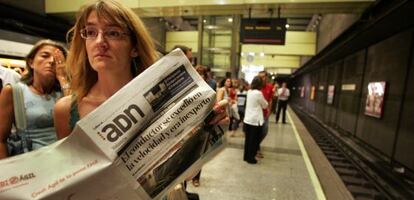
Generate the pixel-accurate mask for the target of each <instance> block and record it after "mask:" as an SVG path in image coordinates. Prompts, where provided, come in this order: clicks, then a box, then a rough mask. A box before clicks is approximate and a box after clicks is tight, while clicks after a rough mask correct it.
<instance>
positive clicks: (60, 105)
mask: <svg viewBox="0 0 414 200" xmlns="http://www.w3.org/2000/svg"><path fill="white" fill-rule="evenodd" d="M71 105H72V96H71V95H69V96H64V97H62V98H60V99H59V100H58V101H57V102H56V104H55V112H56V111H58V112H66V111H67V113H69V111H70V107H71Z"/></svg>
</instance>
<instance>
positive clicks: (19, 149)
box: [7, 84, 32, 156]
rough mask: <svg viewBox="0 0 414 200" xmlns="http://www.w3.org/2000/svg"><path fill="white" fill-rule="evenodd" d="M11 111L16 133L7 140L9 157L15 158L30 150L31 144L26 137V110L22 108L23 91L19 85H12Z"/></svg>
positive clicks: (11, 134)
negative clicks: (12, 111)
mask: <svg viewBox="0 0 414 200" xmlns="http://www.w3.org/2000/svg"><path fill="white" fill-rule="evenodd" d="M12 89H13V110H14V119H15V120H14V123H15V127H16V131H14V132H12V133H10V135H9V137H8V138H7V150H8V153H9V156H15V155H19V154H22V153H26V152H29V151H31V150H32V142H31V140H30V139H28V138H27V136H26V132H25V131H26V127H27V121H26V109H25V107H24V99H23V90H22V88H21V86H20V85H19V84H13V85H12Z"/></svg>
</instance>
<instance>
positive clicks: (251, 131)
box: [243, 76, 268, 164]
mask: <svg viewBox="0 0 414 200" xmlns="http://www.w3.org/2000/svg"><path fill="white" fill-rule="evenodd" d="M262 88H263V81H262V79H261V78H260V77H258V76H256V77H255V78H254V79H253V81H252V84H251V89H250V90H249V91H248V92H247V99H246V112H245V113H246V115H245V116H244V120H243V122H244V131H245V133H246V137H245V142H244V156H243V158H244V161H246V162H247V163H250V164H256V163H257V160H256V158H255V156H256V153H257V150H258V148H259V142H260V136H261V133H262V128H263V124H264V122H265V119H264V116H263V109H264V108H267V106H268V103H267V101H266V99H265V98H264V96H263V94H262V92H261V91H260V90H261V89H262Z"/></svg>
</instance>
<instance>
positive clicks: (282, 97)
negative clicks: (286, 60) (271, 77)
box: [276, 82, 290, 124]
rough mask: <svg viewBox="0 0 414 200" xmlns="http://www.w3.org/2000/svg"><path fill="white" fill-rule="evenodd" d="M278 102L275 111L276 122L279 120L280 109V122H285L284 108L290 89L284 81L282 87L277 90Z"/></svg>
mask: <svg viewBox="0 0 414 200" xmlns="http://www.w3.org/2000/svg"><path fill="white" fill-rule="evenodd" d="M277 96H278V103H277V112H276V123H278V122H279V116H280V110H282V111H283V114H282V123H284V124H286V108H287V102H288V99H289V96H290V91H289V89H288V88H287V84H286V82H283V83H282V88H279V89H278V90H277Z"/></svg>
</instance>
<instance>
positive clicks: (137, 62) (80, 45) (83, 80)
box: [67, 0, 157, 102]
mask: <svg viewBox="0 0 414 200" xmlns="http://www.w3.org/2000/svg"><path fill="white" fill-rule="evenodd" d="M92 11H95V12H96V14H97V15H98V18H100V19H105V20H108V21H112V22H115V23H116V24H117V25H119V26H120V27H121V28H125V29H128V30H129V31H130V32H131V35H130V37H131V42H132V46H133V47H134V48H136V49H137V50H138V54H139V55H138V56H137V57H135V58H133V60H132V63H131V72H132V74H133V75H134V76H137V75H138V74H139V73H141V72H142V71H144V70H145V69H146V68H148V67H149V66H150V65H152V64H153V63H154V62H155V60H156V58H157V55H156V51H155V46H154V43H153V41H152V38H151V36H150V35H149V33H148V31H147V30H146V28H145V26H144V24H143V23H142V21H141V19H140V18H139V17H138V16H137V15H136V14H135V13H134V12H133V11H132V10H131V9H130V8H127V7H125V6H123V5H122V4H120V3H119V2H117V1H114V0H98V1H94V2H92V3H90V4H87V5H85V6H84V7H82V8H81V9H80V12H79V13H78V16H77V20H76V23H75V25H74V26H73V27H72V28H71V29H70V31H69V32H68V34H67V40H68V42H70V44H71V45H70V50H69V52H70V53H69V57H68V59H67V60H68V61H67V66H68V72H69V75H70V78H71V89H72V91H73V93H74V94H75V95H76V97H77V101H78V102H79V100H81V99H82V98H83V97H84V96H86V94H87V93H88V92H89V90H90V89H91V88H92V86H93V85H94V84H95V83H96V81H97V79H98V74H97V72H96V71H94V70H93V69H92V67H91V65H90V63H89V61H88V56H87V52H86V47H85V41H84V39H83V38H82V37H81V36H80V31H81V29H83V28H84V27H85V25H86V21H87V18H88V17H89V15H90V13H92Z"/></svg>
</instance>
